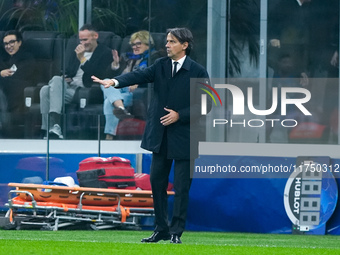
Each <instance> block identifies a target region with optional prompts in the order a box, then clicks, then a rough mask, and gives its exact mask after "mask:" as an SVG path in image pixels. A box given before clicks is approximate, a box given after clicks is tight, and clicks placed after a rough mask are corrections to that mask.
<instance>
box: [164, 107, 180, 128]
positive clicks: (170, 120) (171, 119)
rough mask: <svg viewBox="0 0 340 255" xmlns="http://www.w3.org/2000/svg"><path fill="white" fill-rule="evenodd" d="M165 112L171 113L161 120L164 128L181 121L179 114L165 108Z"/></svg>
mask: <svg viewBox="0 0 340 255" xmlns="http://www.w3.org/2000/svg"><path fill="white" fill-rule="evenodd" d="M164 110H166V111H167V112H169V113H168V114H167V115H164V116H163V117H162V118H161V123H162V125H163V126H169V125H171V124H173V123H175V122H177V121H178V120H179V114H178V112H175V111H174V110H171V109H168V108H165V107H164Z"/></svg>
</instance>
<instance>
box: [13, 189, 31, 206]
mask: <svg viewBox="0 0 340 255" xmlns="http://www.w3.org/2000/svg"><path fill="white" fill-rule="evenodd" d="M13 193H23V194H26V195H29V196H30V197H31V199H32V207H33V208H34V209H35V208H36V207H37V201H35V199H34V196H33V194H32V193H31V192H29V191H26V190H10V191H9V192H8V205H9V207H10V208H12V207H13V203H12V194H13Z"/></svg>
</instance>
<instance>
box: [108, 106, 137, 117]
mask: <svg viewBox="0 0 340 255" xmlns="http://www.w3.org/2000/svg"><path fill="white" fill-rule="evenodd" d="M113 114H114V115H115V116H116V117H117V118H118V119H120V120H124V119H131V118H133V116H132V115H131V113H129V112H128V111H127V110H126V109H122V108H119V107H116V108H114V109H113Z"/></svg>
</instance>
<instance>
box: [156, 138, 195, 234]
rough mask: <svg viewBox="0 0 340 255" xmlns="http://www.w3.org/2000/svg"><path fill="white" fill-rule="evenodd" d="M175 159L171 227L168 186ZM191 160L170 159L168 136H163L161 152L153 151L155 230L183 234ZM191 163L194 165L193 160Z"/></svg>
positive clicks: (189, 184)
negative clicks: (169, 221)
mask: <svg viewBox="0 0 340 255" xmlns="http://www.w3.org/2000/svg"><path fill="white" fill-rule="evenodd" d="M164 137H165V136H164ZM173 161H174V163H175V164H174V171H175V172H174V190H175V197H174V208H173V215H172V220H171V224H170V227H169V226H168V196H167V187H168V182H169V173H170V170H171V166H172V163H173ZM190 162H191V161H190V160H177V159H176V160H173V159H168V158H167V142H166V138H165V139H164V138H163V141H162V145H161V150H160V152H159V153H153V157H152V163H151V172H150V181H151V187H152V194H153V201H154V210H155V225H156V228H155V231H157V232H170V234H177V235H179V236H181V235H182V233H183V231H184V228H185V222H186V218H187V208H188V203H189V190H190V186H191V181H192V179H191V178H190ZM191 163H192V166H193V161H192V162H191Z"/></svg>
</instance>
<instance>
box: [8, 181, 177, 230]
mask: <svg viewBox="0 0 340 255" xmlns="http://www.w3.org/2000/svg"><path fill="white" fill-rule="evenodd" d="M8 186H10V187H13V188H15V190H11V191H10V192H9V194H8V203H6V204H5V205H6V206H7V207H9V210H8V212H7V214H6V217H8V219H9V221H10V225H12V226H13V228H17V229H20V228H21V227H23V226H25V225H30V226H32V225H33V226H38V227H41V228H42V229H46V230H58V229H59V228H62V227H67V226H75V225H78V224H82V223H86V224H87V225H88V226H89V227H90V228H91V229H107V228H116V227H122V226H126V227H134V228H135V229H136V228H140V226H139V221H140V218H141V217H153V216H154V209H153V199H152V192H151V191H148V190H128V189H99V188H87V187H67V186H54V185H39V184H23V183H9V184H8ZM168 195H169V196H171V195H174V192H173V191H168Z"/></svg>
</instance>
